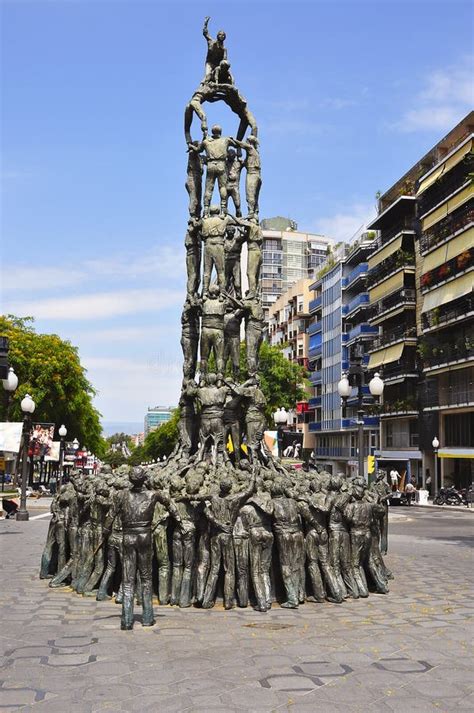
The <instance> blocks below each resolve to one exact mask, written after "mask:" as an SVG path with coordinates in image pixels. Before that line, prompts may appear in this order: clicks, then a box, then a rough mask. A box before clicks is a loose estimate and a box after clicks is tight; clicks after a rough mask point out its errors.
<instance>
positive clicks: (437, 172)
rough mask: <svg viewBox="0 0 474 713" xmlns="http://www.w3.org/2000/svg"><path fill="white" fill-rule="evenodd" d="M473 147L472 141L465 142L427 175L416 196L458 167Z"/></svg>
mask: <svg viewBox="0 0 474 713" xmlns="http://www.w3.org/2000/svg"><path fill="white" fill-rule="evenodd" d="M472 147H473V141H472V139H471V140H470V141H467V142H466V143H465V144H464V145H463V146H461V148H459V149H458V150H457V151H455V152H454V153H453V154H452V155H451V156H450V157H449V158H447V159H446V160H445V161H443V163H442V164H441V165H440V166H438V168H435V169H434V170H433V171H432V173H430V174H428V176H427V177H426V178H425V179H424V180H423V181H421V183H420V185H419V187H418V191H417V194H416V195H417V196H419V195H420V194H421V193H424V191H426V190H427V188H429V187H430V186H432V185H433V183H435V182H436V181H437V180H438V178H439V177H440V176H442V175H445V174H446V173H448V171H450V170H451V169H452V168H454V167H455V166H457V165H458V163H460V162H461V161H462V160H463V158H464V156H466V154H468V153H470V152H471V151H472Z"/></svg>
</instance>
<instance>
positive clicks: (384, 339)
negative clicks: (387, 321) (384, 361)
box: [371, 324, 416, 349]
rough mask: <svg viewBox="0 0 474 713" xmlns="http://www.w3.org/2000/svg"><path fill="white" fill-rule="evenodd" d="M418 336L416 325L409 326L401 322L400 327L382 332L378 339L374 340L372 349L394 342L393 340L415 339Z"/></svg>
mask: <svg viewBox="0 0 474 713" xmlns="http://www.w3.org/2000/svg"><path fill="white" fill-rule="evenodd" d="M413 338H416V327H415V326H411V327H407V326H405V325H404V324H401V325H400V326H399V327H395V329H392V330H391V331H390V332H388V333H387V334H385V333H384V334H380V335H379V336H378V337H377V339H374V341H373V342H372V347H371V348H372V349H379V348H380V347H383V346H385V345H386V344H392V343H393V342H398V341H399V340H401V339H413Z"/></svg>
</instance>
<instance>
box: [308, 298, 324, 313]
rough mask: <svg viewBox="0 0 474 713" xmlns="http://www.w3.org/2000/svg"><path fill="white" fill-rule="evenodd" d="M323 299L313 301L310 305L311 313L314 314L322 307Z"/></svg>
mask: <svg viewBox="0 0 474 713" xmlns="http://www.w3.org/2000/svg"><path fill="white" fill-rule="evenodd" d="M321 302H322V297H316V299H314V300H311V301H310V303H309V311H310V312H314V311H315V310H317V309H318V307H320V306H321Z"/></svg>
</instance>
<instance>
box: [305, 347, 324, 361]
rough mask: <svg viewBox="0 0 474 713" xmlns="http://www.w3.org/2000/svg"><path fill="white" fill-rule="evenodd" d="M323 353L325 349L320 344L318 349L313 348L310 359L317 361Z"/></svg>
mask: <svg viewBox="0 0 474 713" xmlns="http://www.w3.org/2000/svg"><path fill="white" fill-rule="evenodd" d="M322 351H323V347H322V345H321V344H320V345H319V346H318V347H313V348H312V349H310V350H309V354H308V356H309V358H310V359H316V357H318V356H321V353H322Z"/></svg>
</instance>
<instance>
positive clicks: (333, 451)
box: [314, 446, 355, 458]
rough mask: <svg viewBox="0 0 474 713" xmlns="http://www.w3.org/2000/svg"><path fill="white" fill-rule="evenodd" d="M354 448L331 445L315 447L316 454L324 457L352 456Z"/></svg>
mask: <svg viewBox="0 0 474 713" xmlns="http://www.w3.org/2000/svg"><path fill="white" fill-rule="evenodd" d="M354 451H355V448H354V449H351V448H343V447H341V448H340V447H338V446H330V447H328V448H325V447H323V446H318V447H316V448H315V449H314V455H315V456H320V457H323V458H350V457H351V456H352V455H354Z"/></svg>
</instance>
